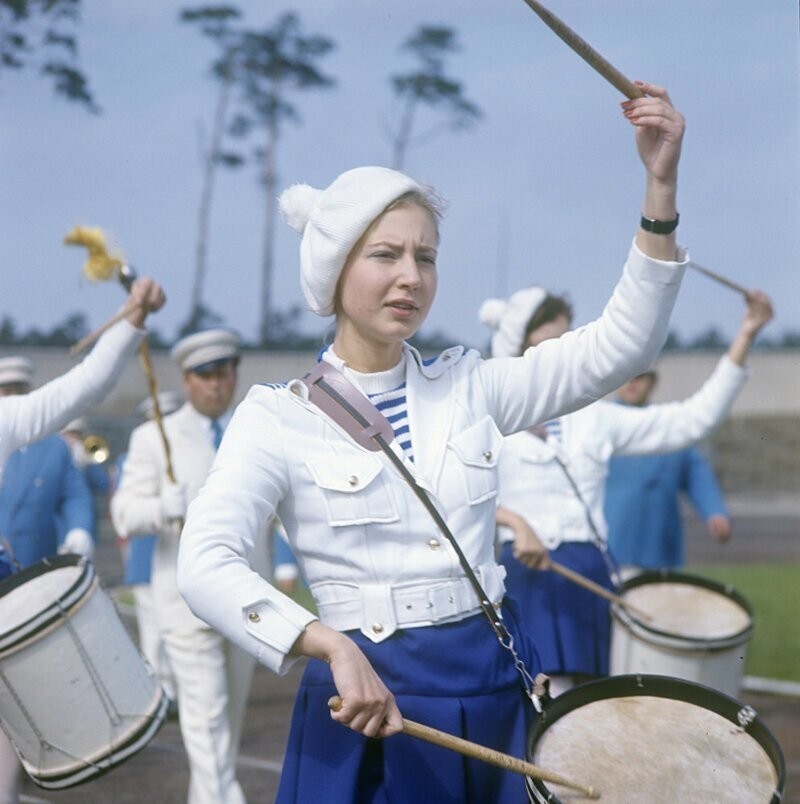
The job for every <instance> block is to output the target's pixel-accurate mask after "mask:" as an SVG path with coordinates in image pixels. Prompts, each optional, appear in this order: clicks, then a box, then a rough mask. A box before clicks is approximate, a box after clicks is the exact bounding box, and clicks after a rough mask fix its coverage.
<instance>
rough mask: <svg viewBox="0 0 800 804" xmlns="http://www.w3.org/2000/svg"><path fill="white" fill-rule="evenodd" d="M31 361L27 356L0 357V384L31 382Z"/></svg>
mask: <svg viewBox="0 0 800 804" xmlns="http://www.w3.org/2000/svg"><path fill="white" fill-rule="evenodd" d="M32 380H33V362H32V361H30V360H28V358H27V357H16V356H15V357H0V385H12V384H16V383H26V384H27V385H30V384H31V381H32Z"/></svg>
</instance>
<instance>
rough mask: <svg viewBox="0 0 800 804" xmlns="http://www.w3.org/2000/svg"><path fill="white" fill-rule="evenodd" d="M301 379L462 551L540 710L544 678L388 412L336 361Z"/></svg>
mask: <svg viewBox="0 0 800 804" xmlns="http://www.w3.org/2000/svg"><path fill="white" fill-rule="evenodd" d="M301 382H302V383H303V384H304V385H305V386H306V388H307V389H308V398H309V400H310V401H311V402H312V403H313V404H314V405H316V406H317V407H318V408H319V409H320V410H321V411H322V412H323V413H325V414H326V415H327V416H328V417H329V418H330V419H332V420H333V421H334V422H336V424H338V425H339V426H340V427H341V428H342V429H343V430H344V431H345V432H346V433H347V434H348V435H349V436H350V437H351V438H352V439H353V440H354V441H355V442H356V443H357V444H358V445H359V446H361V447H364V448H365V449H368V450H370V451H371V452H377V451H378V450H380V451H381V452H383V454H384V455H386V457H387V458H388V459H389V460H390V461H391V463H392V465H393V466H394V467H395V468H396V469H397V471H398V472H399V473H400V475H401V476H402V477H403V480H405V481H406V483H408V485H409V486H410V487H411V490H412V491H413V492H414V494H415V495H416V497H417V499H419V501H420V502H421V503H422V505H423V506H424V507H425V509H426V510H427V511H428V513H429V514H430V515H431V517H432V519H433V521H434V522H435V523H436V526H437V527H438V528H439V530H440V531H441V532H442V534H443V535H444V536H445V538H446V539H447V541H448V542H449V543H450V545H451V547H452V548H453V550H454V551H455V553H456V556H458V560H459V562H460V564H461V568H462V569H463V570H464V574H465V575H466V576H467V579H468V580H469V582H470V584H471V585H472V588H473V589H474V590H475V594H476V595H477V597H478V602H479V604H480V608H481V611H482V612H483V613H484V615H485V616H486V619H487V620H488V621H489V624H490V625H491V626H492V629H493V630H494V633H495V635H496V636H497V639H498V641H499V642H500V644H501V645H502V646H503V647H504V648H505V649H506V650H507V651H509V652H510V653H511V655H512V657H513V659H514V666H515V667H516V669H517V672H518V673H519V674H520V677H521V678H522V684H523V686H524V688H525V691H526V692H527V694H528V696H529V697H530V698H531V700H532V701H533V703H534V706H535V707H536V708H537V710H540V707H539V702H538V697H539V695H540V694H541V689H540V688H541V684H537V683H536V682H535V681H534V679H533V678H532V677H531V675H530V673H529V672H528V669H527V667H526V666H525V663H524V661H523V660H522V658H521V657H520V656H519V654H518V653H517V652H516V650H515V648H514V638H513V636H512V635H511V633H510V632H509V631H508V629H507V628H506V626H505V624H504V623H503V616H502V614H501V612H500V611H499V609H496V608H495V607H494V605H492V602H491V601H490V600H489V596H488V595H487V594H486V592H485V591H484V589H483V587H482V586H481V583H480V581H479V580H478V578H477V576H476V575H475V573H474V571H473V570H472V567H470V565H469V561H467V557H466V556H465V555H464V552H463V551H462V549H461V546H460V545H459V543H458V541H457V540H456V537H455V536H454V535H453V533H452V531H451V530H450V528H449V527H448V525H447V523H446V522H445V521H444V518H443V517H442V515H441V514H440V513H439V511H438V509H437V508H436V506H435V505H434V503H433V501H432V500H431V498H430V497H429V495H428V493H427V491H425V489H423V488H422V487H421V486H420V485H419V483H417V481H416V479H415V478H414V475H413V474H411V472H409V470H408V468H407V467H406V466H405V464H404V463H403V461H402V459H401V458H400V457H399V456H398V455H397V454H396V453H395V452H394V450H392V448H391V446H389V445H390V444H391V442H392V441H393V439H394V431H393V430H392V425H391V424H390V423H389V422H388V421H387V419H386V418H385V417H384V415H383V414H382V413H381V412H380V411H379V410H378V409H377V408H376V407H375V406H374V405H373V404H372V402H370V401H369V399H367V398H366V397H365V396H364V394H362V393H361V392H360V391H359V390H358V389H357V388H356V387H355V386H354V385H353V384H352V383H351V382H350V380H348V379H347V377H345V376H344V374H342V372H340V371H339V370H338V369H337V368H336V367H335V366H332V365H331V364H330V363H328V362H326V361H325V360H321V361H320V362H319V363H318V365H317V368H315V369H314V371H312V372H310V373H309V374H307V375H306V376H305V377H303V379H302V380H301Z"/></svg>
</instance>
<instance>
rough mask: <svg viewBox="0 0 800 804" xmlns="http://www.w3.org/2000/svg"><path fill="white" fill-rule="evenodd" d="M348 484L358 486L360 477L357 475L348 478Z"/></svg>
mask: <svg viewBox="0 0 800 804" xmlns="http://www.w3.org/2000/svg"><path fill="white" fill-rule="evenodd" d="M347 482H348V483H349V484H350V485H351V486H357V485H358V476H357V475H350V477H348V478H347Z"/></svg>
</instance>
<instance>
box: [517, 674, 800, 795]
mask: <svg viewBox="0 0 800 804" xmlns="http://www.w3.org/2000/svg"><path fill="white" fill-rule="evenodd" d="M528 758H529V760H530V761H531V762H533V763H534V764H536V765H539V766H540V767H542V768H545V769H547V770H548V771H551V772H553V773H557V774H560V775H561V776H563V777H564V778H567V779H570V780H572V781H574V782H576V783H577V784H581V785H584V786H587V787H589V786H591V787H594V788H595V789H596V790H598V791H599V793H600V796H601V801H603V802H606V804H610V803H611V802H615V803H616V804H621V803H622V802H630V801H646V802H648V804H657V803H659V802H664V804H667V802H669V804H673V802H676V801H680V802H683V803H685V802H697V803H698V804H700V803H701V802H702V804H707V802H710V801H714V802H732V803H733V802H737V803H738V802H742V801H747V802H763V803H764V804H766V803H767V802H774V803H775V804H777V803H778V802H779V801H780V800H781V796H782V791H783V785H784V782H785V771H784V762H783V755H782V753H781V750H780V748H779V746H778V744H777V742H776V741H775V738H774V737H773V736H772V734H771V732H770V731H769V730H768V729H767V728H766V726H764V724H763V723H762V722H761V721H760V720H759V719H758V717H757V715H756V713H755V712H754V711H753V710H752V709H750V708H749V707H746V706H743V705H742V704H741V703H739V702H738V701H736V700H734V699H733V698H729V697H727V696H725V695H722V694H721V693H719V692H716V691H715V690H712V689H710V688H708V687H703V686H701V685H699V684H693V683H690V682H687V681H679V680H677V679H673V678H668V677H665V676H636V675H630V676H616V677H613V678H609V679H603V680H601V681H594V682H590V683H589V684H584V685H582V686H580V687H576V688H575V689H573V690H570V691H568V692H566V693H564V694H563V695H561V696H559V697H558V698H556V699H555V700H554V701H552V702H551V703H550V704H549V705H548V706H547V707H546V709H545V712H544V714H543V715H542V716H541V717H540V720H539V721H538V723H537V724H535V726H534V729H533V730H532V731H531V734H530V736H529V743H528ZM530 790H531V794H532V795H533V796H534V800H537V801H542V802H544V801H563V802H568V801H569V802H573V801H583V800H584V799H583V798H582V797H581V795H580V794H579V793H576V792H574V791H572V790H569V789H568V788H566V787H560V786H558V785H556V784H552V783H548V784H547V785H546V786H545V784H544V783H543V782H541V781H532V782H531V783H530Z"/></svg>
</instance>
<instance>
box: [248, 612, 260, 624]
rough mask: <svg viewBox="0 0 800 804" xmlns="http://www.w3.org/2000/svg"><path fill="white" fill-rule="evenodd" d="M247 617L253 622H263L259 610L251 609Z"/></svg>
mask: <svg viewBox="0 0 800 804" xmlns="http://www.w3.org/2000/svg"><path fill="white" fill-rule="evenodd" d="M247 619H248V620H250V622H251V623H260V622H261V617H259V615H258V612H257V611H251V612H250V614H248V615H247Z"/></svg>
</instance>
